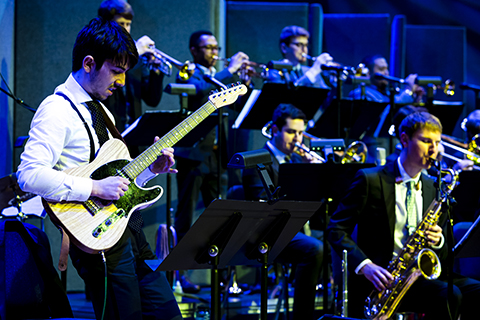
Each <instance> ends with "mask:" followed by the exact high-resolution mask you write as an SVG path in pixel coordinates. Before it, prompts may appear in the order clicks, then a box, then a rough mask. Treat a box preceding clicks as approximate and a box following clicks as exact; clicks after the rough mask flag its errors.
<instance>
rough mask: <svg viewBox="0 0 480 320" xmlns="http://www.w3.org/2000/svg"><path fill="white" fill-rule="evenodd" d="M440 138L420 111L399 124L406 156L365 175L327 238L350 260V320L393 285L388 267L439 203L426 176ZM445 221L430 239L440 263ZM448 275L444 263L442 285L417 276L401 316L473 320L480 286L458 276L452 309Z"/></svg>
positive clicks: (438, 128) (341, 208) (339, 210)
mask: <svg viewBox="0 0 480 320" xmlns="http://www.w3.org/2000/svg"><path fill="white" fill-rule="evenodd" d="M441 132H442V126H441V123H440V121H439V120H438V118H436V117H435V116H433V115H430V114H428V113H425V112H420V113H412V114H410V115H409V116H407V117H406V118H405V119H404V120H403V121H402V123H401V125H400V141H401V143H402V146H403V149H402V151H401V153H400V156H399V157H398V159H397V160H396V161H394V162H392V163H390V164H388V165H386V166H384V167H375V168H371V169H365V170H360V171H359V172H358V173H357V175H356V177H355V179H354V182H353V183H352V185H351V187H350V189H349V190H348V192H347V195H346V196H345V197H344V198H343V200H342V201H341V203H340V204H339V206H338V208H337V210H336V211H335V213H334V214H333V216H332V219H331V220H330V224H329V225H328V228H327V239H328V241H329V242H330V244H331V245H332V248H333V249H334V250H335V251H336V252H337V254H339V255H340V256H341V253H342V251H343V250H347V253H348V257H347V258H348V268H349V274H350V277H349V283H348V288H349V299H348V304H349V308H350V309H349V316H353V317H362V316H363V302H364V301H365V299H366V298H367V297H368V295H369V293H370V292H371V291H372V290H373V289H374V288H376V289H377V290H379V291H380V290H383V289H385V288H386V286H388V284H389V281H391V280H392V275H391V274H390V272H388V271H387V270H386V268H387V266H388V264H389V261H390V260H391V259H392V257H393V256H394V255H395V254H398V253H399V252H400V251H401V249H402V248H403V246H404V245H405V241H406V239H407V237H408V235H409V234H410V233H411V232H413V231H414V229H415V226H416V225H417V223H419V222H420V221H421V219H422V218H421V217H422V215H423V212H424V211H425V210H426V209H427V207H428V206H429V205H430V203H432V202H433V200H434V199H435V194H436V189H435V187H434V184H433V181H432V180H430V179H429V178H428V177H427V176H426V175H424V174H423V173H422V171H423V170H426V169H429V168H430V166H431V162H430V160H429V159H430V158H436V156H437V153H438V145H439V143H440V137H441ZM412 183H413V185H412ZM409 186H411V187H409ZM409 188H410V191H409V193H408V194H407V190H408V189H409ZM409 199H410V200H409ZM406 202H407V203H408V204H407V203H406ZM443 209H444V208H443ZM447 218H448V216H447V214H446V213H443V214H442V215H441V216H440V219H439V221H438V223H437V224H435V225H434V226H431V227H429V229H428V231H427V232H426V237H427V239H428V243H429V246H430V247H431V248H432V249H433V250H434V251H435V252H436V253H437V255H438V257H439V259H440V261H442V262H445V261H446V258H447V254H448V251H449V245H448V241H447V240H448V239H447V226H446V223H447V220H448V219H447ZM354 230H356V240H354V236H353V235H352V234H353V233H354ZM446 268H447V264H446V263H443V272H442V274H441V275H440V278H439V279H437V280H430V281H428V280H426V279H424V278H423V277H420V278H419V279H418V280H417V281H416V282H415V283H414V284H413V285H412V287H411V288H410V290H409V291H408V292H407V293H406V295H405V297H404V298H403V299H402V304H401V306H400V309H399V311H411V312H418V313H425V314H426V317H425V318H424V319H450V317H449V312H450V313H451V316H452V318H451V319H457V318H458V315H459V314H461V316H462V319H474V318H476V316H475V314H476V313H477V312H476V311H474V310H473V309H474V304H475V303H476V301H478V299H479V298H480V296H479V295H480V282H478V281H476V280H472V279H469V278H464V277H461V276H459V275H454V277H453V284H454V286H453V296H452V297H451V299H450V300H451V303H450V307H448V305H447V282H446V281H447V271H446V270H445V269H446Z"/></svg>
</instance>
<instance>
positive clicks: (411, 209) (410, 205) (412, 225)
mask: <svg viewBox="0 0 480 320" xmlns="http://www.w3.org/2000/svg"><path fill="white" fill-rule="evenodd" d="M413 188H415V181H409V182H407V197H406V198H405V207H406V208H407V223H406V225H405V226H406V228H407V229H408V234H409V235H411V234H412V233H414V232H415V229H416V228H417V210H416V207H415V197H414V195H413Z"/></svg>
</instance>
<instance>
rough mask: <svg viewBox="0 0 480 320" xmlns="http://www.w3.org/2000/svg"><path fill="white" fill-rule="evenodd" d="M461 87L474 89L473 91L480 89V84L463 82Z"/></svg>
mask: <svg viewBox="0 0 480 320" xmlns="http://www.w3.org/2000/svg"><path fill="white" fill-rule="evenodd" d="M460 89H462V90H473V91H480V86H477V85H474V84H469V83H465V82H464V83H461V84H460Z"/></svg>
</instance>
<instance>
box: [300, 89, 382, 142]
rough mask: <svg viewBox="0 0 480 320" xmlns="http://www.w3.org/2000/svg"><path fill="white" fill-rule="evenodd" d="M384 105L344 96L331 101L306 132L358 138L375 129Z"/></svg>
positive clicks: (324, 136) (318, 135) (334, 136)
mask: <svg viewBox="0 0 480 320" xmlns="http://www.w3.org/2000/svg"><path fill="white" fill-rule="evenodd" d="M386 105H387V103H376V102H371V101H366V100H353V99H350V98H344V99H342V100H340V101H339V103H338V102H337V103H334V102H332V103H331V104H330V105H329V106H328V107H327V108H326V110H325V111H324V112H323V114H322V115H321V117H320V118H319V119H318V120H317V122H316V123H315V126H314V127H313V128H311V129H310V130H309V131H308V132H309V133H311V134H313V135H314V136H316V137H322V138H328V139H332V138H345V139H346V140H360V139H362V138H363V136H364V135H365V134H366V133H367V132H373V131H374V130H375V128H376V126H377V125H378V122H379V120H380V115H381V114H382V112H383V110H384V109H385V107H386ZM339 108H340V110H338V109H339ZM339 117H340V119H339ZM344 129H346V130H344ZM339 132H340V135H339ZM343 133H344V134H343Z"/></svg>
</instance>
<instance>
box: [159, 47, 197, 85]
mask: <svg viewBox="0 0 480 320" xmlns="http://www.w3.org/2000/svg"><path fill="white" fill-rule="evenodd" d="M150 49H151V50H152V53H153V56H154V57H155V58H156V59H157V60H159V61H160V67H159V69H160V71H161V72H163V73H164V74H165V75H166V76H168V77H170V76H171V75H172V65H174V66H175V67H176V68H177V69H178V70H179V71H180V72H179V77H180V78H181V79H182V80H188V79H189V78H190V77H191V76H192V74H193V72H194V71H195V64H194V63H193V62H190V61H188V60H187V61H185V62H184V63H182V62H180V61H178V60H177V59H175V58H173V57H171V56H169V55H168V54H166V53H164V52H162V51H160V50H158V49H157V48H155V46H154V45H152V46H150Z"/></svg>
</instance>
